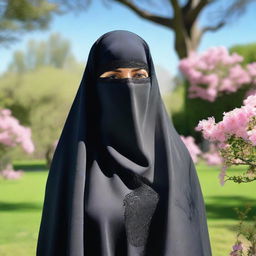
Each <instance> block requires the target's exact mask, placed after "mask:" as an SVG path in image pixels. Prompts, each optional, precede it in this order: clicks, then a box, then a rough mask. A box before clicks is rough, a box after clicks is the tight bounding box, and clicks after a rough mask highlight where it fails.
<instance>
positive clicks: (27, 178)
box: [0, 161, 256, 256]
mask: <svg viewBox="0 0 256 256" xmlns="http://www.w3.org/2000/svg"><path fill="white" fill-rule="evenodd" d="M15 168H16V169H24V170H26V173H25V174H24V176H23V177H22V178H21V179H20V180H16V181H15V180H14V181H12V180H3V179H0V255H1V256H13V255H19V256H34V255H35V248H36V241H37V236H38V230H39V224H40V218H41V211H42V204H43V197H44V189H45V182H46V178H47V174H48V173H47V171H46V168H45V167H44V163H43V162H42V161H33V162H32V161H20V162H16V164H15ZM196 169H197V172H198V176H199V179H200V184H201V188H202V191H203V194H204V198H205V204H206V210H207V222H208V228H209V233H210V239H211V245H212V251H213V256H227V255H228V253H229V252H230V249H231V246H232V244H233V242H234V241H235V235H236V232H235V228H236V225H237V223H238V219H237V216H236V213H235V211H234V209H233V208H234V207H239V208H240V209H241V207H244V206H245V204H246V203H250V204H252V206H253V211H252V213H254V214H255V215H256V193H255V188H256V182H252V183H248V184H235V183H233V182H228V183H226V184H225V186H223V187H222V186H220V185H219V181H218V173H219V168H218V167H208V166H206V165H205V164H203V163H200V164H199V165H197V166H196ZM238 171H239V168H238V167H236V168H233V169H232V170H230V171H228V172H229V174H235V173H238ZM251 216H252V214H251V215H250V218H251Z"/></svg>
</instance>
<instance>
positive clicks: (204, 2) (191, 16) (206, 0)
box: [183, 0, 214, 25]
mask: <svg viewBox="0 0 256 256" xmlns="http://www.w3.org/2000/svg"><path fill="white" fill-rule="evenodd" d="M189 2H191V1H189ZM213 2H214V0H200V1H199V3H198V4H197V5H196V6H195V7H194V8H191V9H189V10H188V11H187V12H186V22H187V23H189V24H191V25H192V24H193V23H194V22H195V21H196V20H197V17H198V15H199V14H200V13H201V11H202V10H203V9H204V8H205V7H206V6H208V5H209V4H210V3H213ZM190 5H192V3H190ZM184 8H185V7H184ZM183 11H185V9H183Z"/></svg>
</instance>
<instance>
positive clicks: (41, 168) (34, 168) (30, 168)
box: [13, 164, 49, 172]
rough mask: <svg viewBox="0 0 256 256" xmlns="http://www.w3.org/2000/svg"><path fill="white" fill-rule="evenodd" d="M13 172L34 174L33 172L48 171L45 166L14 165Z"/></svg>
mask: <svg viewBox="0 0 256 256" xmlns="http://www.w3.org/2000/svg"><path fill="white" fill-rule="evenodd" d="M13 167H14V169H15V170H19V169H21V170H24V171H26V172H30V171H31V172H35V171H40V172H41V171H48V170H49V169H48V167H47V166H46V165H45V164H14V165H13Z"/></svg>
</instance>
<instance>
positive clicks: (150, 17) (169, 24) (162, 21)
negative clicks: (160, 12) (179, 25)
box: [113, 0, 174, 28]
mask: <svg viewBox="0 0 256 256" xmlns="http://www.w3.org/2000/svg"><path fill="white" fill-rule="evenodd" d="M113 1H115V2H118V3H121V4H123V5H125V6H127V7H128V8H129V9H131V10H132V11H134V12H135V13H136V14H138V15H139V16H140V17H142V18H144V19H147V20H150V21H153V22H155V23H157V24H160V25H163V26H165V27H168V28H173V26H174V25H173V19H172V18H165V17H161V16H157V15H153V14H151V13H149V12H147V11H143V10H141V9H139V8H138V6H136V5H135V4H133V3H132V2H130V1H128V0H113Z"/></svg>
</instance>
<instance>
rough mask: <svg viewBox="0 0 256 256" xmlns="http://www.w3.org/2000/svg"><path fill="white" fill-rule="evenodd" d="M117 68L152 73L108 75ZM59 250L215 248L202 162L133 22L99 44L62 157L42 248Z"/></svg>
mask: <svg viewBox="0 0 256 256" xmlns="http://www.w3.org/2000/svg"><path fill="white" fill-rule="evenodd" d="M117 67H143V68H146V69H148V72H149V77H147V78H124V79H113V78H100V77H99V75H100V74H101V73H103V72H105V71H108V70H111V69H113V68H117ZM57 255H61V256H64V255H66V256H187V255H189V256H211V248H210V241H209V234H208V228H207V222H206V215H205V205H204V200H203V196H202V192H201V187H200V184H199V180H198V176H197V173H196V169H195V166H194V164H193V162H192V159H191V156H190V154H189V152H188V150H187V148H186V146H185V145H184V143H183V142H182V140H181V138H180V136H179V134H178V133H177V132H176V130H175V128H174V126H173V124H172V121H171V120H170V119H169V117H168V114H167V112H166V109H165V107H164V104H163V102H162V99H161V95H160V92H159V87H158V82H157V78H156V74H155V69H154V64H153V61H152V58H151V54H150V50H149V47H148V45H147V43H146V42H145V41H144V40H143V39H142V38H141V37H139V36H138V35H136V34H134V33H132V32H129V31H125V30H115V31H111V32H108V33H106V34H104V35H102V36H101V37H100V38H99V39H98V40H97V41H96V42H95V43H94V44H93V46H92V48H91V51H90V53H89V57H88V62H87V65H86V68H85V71H84V74H83V77H82V80H81V83H80V86H79V88H78V92H77V94H76V96H75V99H74V101H73V104H72V106H71V109H70V112H69V114H68V117H67V120H66V122H65V125H64V128H63V131H62V133H61V136H60V140H59V142H58V145H57V148H56V150H55V153H54V156H53V161H52V164H51V168H50V171H49V175H48V179H47V184H46V191H45V200H44V208H43V212H42V220H41V226H40V232H39V237H38V245H37V256H57Z"/></svg>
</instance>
